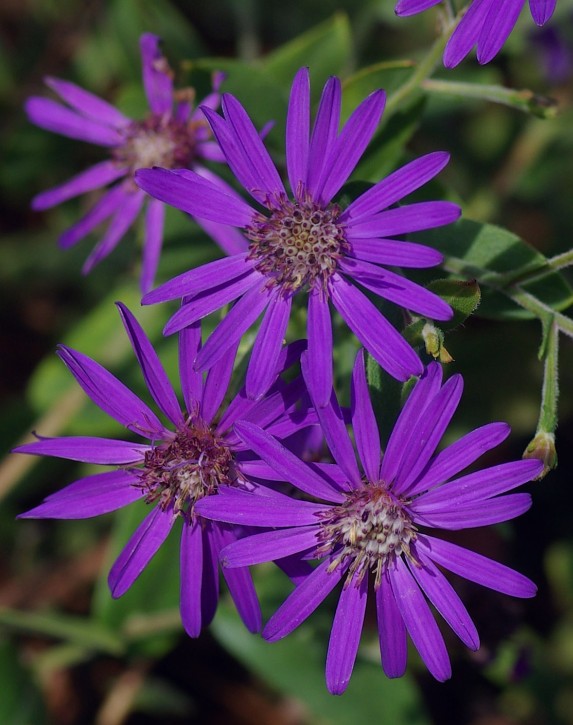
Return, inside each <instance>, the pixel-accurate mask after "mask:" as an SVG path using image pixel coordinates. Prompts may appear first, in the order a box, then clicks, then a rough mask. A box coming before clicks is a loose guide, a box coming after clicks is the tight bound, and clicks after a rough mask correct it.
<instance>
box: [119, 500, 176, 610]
mask: <svg viewBox="0 0 573 725" xmlns="http://www.w3.org/2000/svg"><path fill="white" fill-rule="evenodd" d="M174 521H175V518H174V516H173V512H172V511H171V510H170V509H168V510H166V511H163V510H162V508H161V507H160V506H156V507H155V508H154V509H153V510H152V511H151V513H149V514H148V515H147V516H146V517H145V518H144V519H143V521H142V522H141V524H140V525H139V526H138V527H137V529H136V530H135V532H134V533H133V535H132V537H131V538H130V540H129V541H128V542H127V544H126V545H125V547H124V548H123V551H122V552H121V554H120V555H119V556H118V557H117V559H116V560H115V563H114V565H113V566H112V568H111V570H110V572H109V576H108V584H109V588H110V590H111V595H112V597H113V598H114V599H117V598H118V597H121V595H122V594H125V592H126V591H127V590H128V589H129V587H130V586H131V585H132V584H133V582H134V581H135V580H136V579H137V577H138V576H139V575H140V574H141V572H142V571H143V570H144V569H145V567H146V566H147V565H148V564H149V562H150V561H151V559H152V558H153V556H154V555H155V554H156V552H157V550H158V549H159V547H160V546H161V544H162V543H163V542H164V541H165V539H166V538H167V536H168V534H169V532H170V531H171V527H172V526H173V523H174Z"/></svg>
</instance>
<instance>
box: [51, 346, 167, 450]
mask: <svg viewBox="0 0 573 725" xmlns="http://www.w3.org/2000/svg"><path fill="white" fill-rule="evenodd" d="M58 355H59V356H60V357H61V359H62V360H63V361H64V363H65V364H66V366H67V367H68V368H69V370H70V372H71V373H72V375H73V376H74V377H75V379H76V380H77V381H78V383H79V384H80V386H81V387H82V388H83V390H84V391H85V393H86V394H87V395H88V396H89V397H90V398H91V399H92V400H93V401H94V403H95V404H96V405H97V406H99V407H100V408H101V409H102V410H103V411H104V412H106V413H107V414H108V415H110V416H111V417H112V418H114V419H115V420H117V421H118V422H119V423H121V424H122V425H124V426H125V427H126V428H129V430H131V431H133V432H134V433H138V434H139V435H143V436H145V437H147V438H151V439H153V440H155V439H157V438H159V439H161V438H163V437H165V435H166V434H167V435H170V434H169V433H168V432H167V431H166V430H165V428H164V427H163V425H162V424H161V421H160V420H159V418H158V417H157V416H156V415H155V413H154V412H153V411H152V410H151V409H150V408H148V406H147V405H145V403H144V402H143V401H142V400H140V399H139V398H138V397H137V395H135V394H134V393H132V392H131V390H129V388H126V386H125V385H124V384H123V383H121V382H120V381H119V380H118V379H117V378H116V377H115V376H114V375H112V374H111V373H110V372H108V371H107V370H106V369H105V368H104V367H102V366H101V365H99V364H98V363H96V362H95V360H92V359H91V358H89V357H88V356H87V355H84V354H82V353H81V352H77V351H76V350H72V349H71V348H69V347H66V346H65V345H61V346H60V347H59V349H58Z"/></svg>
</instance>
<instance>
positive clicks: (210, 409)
mask: <svg viewBox="0 0 573 725" xmlns="http://www.w3.org/2000/svg"><path fill="white" fill-rule="evenodd" d="M238 347H239V343H238V341H237V343H235V345H232V346H231V347H230V348H229V349H228V350H226V351H225V354H224V355H223V356H222V357H221V359H220V360H219V361H218V362H216V363H215V365H213V367H212V368H211V369H210V370H209V372H208V373H207V378H206V380H205V385H204V387H203V396H202V398H201V408H200V412H201V417H202V418H203V420H204V421H205V422H206V423H208V424H210V423H211V421H212V420H213V418H214V417H215V414H216V412H217V411H218V410H219V406H220V405H221V403H222V402H223V398H224V397H225V393H226V392H227V389H228V387H229V381H230V379H231V375H232V374H233V366H234V364H235V357H236V355H237V349H238Z"/></svg>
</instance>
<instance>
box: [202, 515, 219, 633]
mask: <svg viewBox="0 0 573 725" xmlns="http://www.w3.org/2000/svg"><path fill="white" fill-rule="evenodd" d="M215 526H216V525H215V524H212V523H211V522H210V521H202V522H201V529H202V535H203V575H202V577H201V622H202V624H203V627H206V626H207V625H209V624H211V622H212V621H213V617H214V616H215V612H216V611H217V604H218V603H219V548H218V546H219V540H218V538H217V537H216V532H215Z"/></svg>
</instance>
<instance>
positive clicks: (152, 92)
mask: <svg viewBox="0 0 573 725" xmlns="http://www.w3.org/2000/svg"><path fill="white" fill-rule="evenodd" d="M159 44H160V39H159V37H158V36H157V35H153V34H152V33H143V35H142V36H141V38H140V39H139V48H140V51H141V66H142V76H143V87H144V88H145V95H146V97H147V102H148V104H149V108H150V109H151V110H152V112H153V113H156V114H157V115H158V116H162V115H163V114H165V113H170V112H171V110H172V107H173V78H172V73H171V70H170V68H169V66H168V64H167V61H166V60H165V58H164V56H163V55H162V53H161V51H160V50H159Z"/></svg>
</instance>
